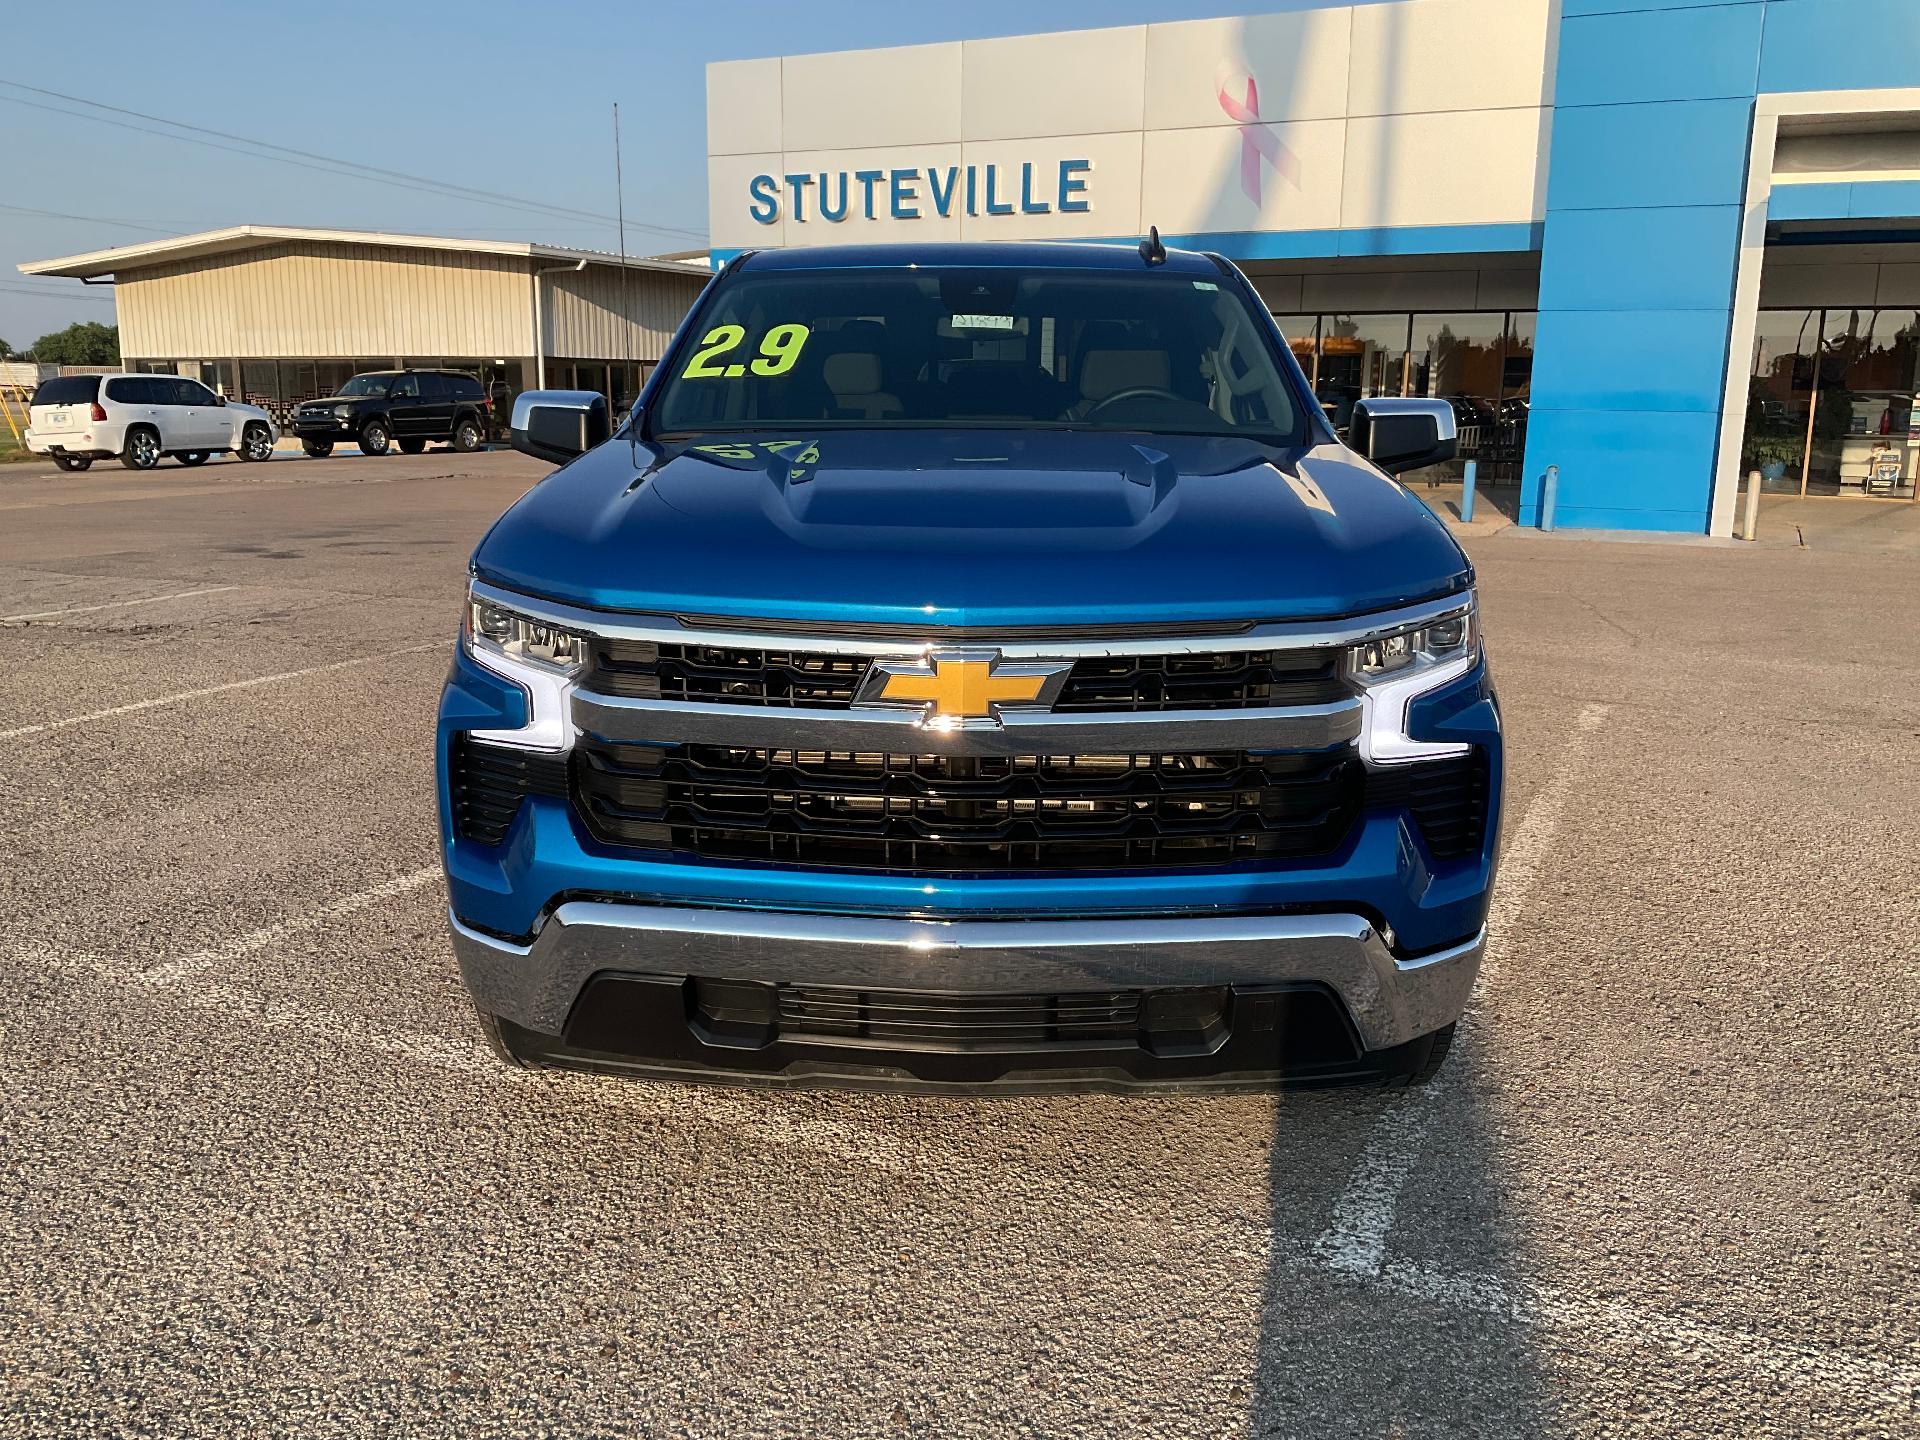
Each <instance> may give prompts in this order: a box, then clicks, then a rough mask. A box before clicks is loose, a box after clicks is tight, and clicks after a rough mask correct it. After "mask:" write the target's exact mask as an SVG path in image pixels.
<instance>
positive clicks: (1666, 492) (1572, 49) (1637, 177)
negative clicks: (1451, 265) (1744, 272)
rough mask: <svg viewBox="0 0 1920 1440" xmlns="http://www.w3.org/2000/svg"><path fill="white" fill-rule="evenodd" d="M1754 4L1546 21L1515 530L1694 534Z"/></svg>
mask: <svg viewBox="0 0 1920 1440" xmlns="http://www.w3.org/2000/svg"><path fill="white" fill-rule="evenodd" d="M1764 9H1765V7H1764V6H1761V5H1757V4H1751V3H1734V0H1727V3H1720V4H1714V3H1711V0H1708V3H1705V4H1702V5H1700V6H1698V7H1697V8H1681V9H1664V10H1644V9H1643V10H1630V11H1623V12H1617V13H1608V14H1594V15H1569V16H1567V17H1566V18H1565V19H1564V20H1563V21H1562V22H1561V31H1560V52H1559V54H1560V60H1559V70H1558V73H1557V76H1556V82H1555V110H1554V118H1553V139H1552V147H1553V148H1552V154H1551V157H1550V161H1549V172H1548V175H1549V178H1548V189H1547V217H1546V232H1545V239H1544V245H1543V252H1542V255H1541V266H1540V320H1539V330H1538V335H1537V339H1536V341H1535V346H1534V368H1533V392H1532V406H1531V413H1530V415H1529V418H1528V427H1527V428H1528V433H1527V453H1526V461H1525V464H1524V466H1523V469H1522V473H1521V492H1520V523H1521V524H1523V525H1532V524H1536V523H1537V522H1538V520H1539V513H1540V498H1541V497H1540V491H1541V482H1542V477H1543V476H1544V475H1545V474H1546V470H1547V467H1548V466H1549V465H1557V466H1558V467H1559V471H1560V487H1559V504H1558V510H1557V523H1558V524H1559V525H1561V526H1565V527H1570V528H1571V527H1599V528H1618V529H1635V530H1667V531H1679V532H1685V533H1692V534H1704V533H1706V531H1707V528H1708V518H1709V509H1710V506H1711V500H1712V490H1713V477H1714V462H1715V457H1716V454H1717V450H1718V444H1719V437H1720V418H1721V404H1722V399H1723V395H1724V392H1725V380H1726V367H1727V356H1728V348H1729V341H1730V338H1731V335H1732V328H1733V313H1734V275H1735V265H1736V259H1737V256H1738V252H1739V245H1740V227H1741V201H1742V196H1743V192H1744V190H1745V186H1746V171H1747V142H1748V136H1749V133H1750V130H1751V126H1752V116H1753V110H1754V103H1753V96H1754V94H1755V91H1756V87H1757V84H1758V74H1759V66H1760V42H1761V22H1762V19H1763V12H1764Z"/></svg>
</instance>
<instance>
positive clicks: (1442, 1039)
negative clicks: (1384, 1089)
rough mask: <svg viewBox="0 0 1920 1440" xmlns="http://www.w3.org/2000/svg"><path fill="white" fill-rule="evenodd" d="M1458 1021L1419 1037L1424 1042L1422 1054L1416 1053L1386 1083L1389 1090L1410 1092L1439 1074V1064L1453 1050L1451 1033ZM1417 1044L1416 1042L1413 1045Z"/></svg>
mask: <svg viewBox="0 0 1920 1440" xmlns="http://www.w3.org/2000/svg"><path fill="white" fill-rule="evenodd" d="M1459 1023H1460V1022H1459V1021H1457V1020H1456V1021H1455V1022H1454V1023H1453V1024H1452V1025H1448V1026H1445V1027H1443V1028H1441V1029H1439V1030H1436V1031H1434V1032H1433V1033H1432V1034H1431V1035H1423V1036H1421V1037H1420V1038H1421V1040H1424V1041H1425V1042H1426V1047H1427V1048H1426V1050H1425V1052H1424V1053H1416V1054H1415V1055H1414V1057H1413V1063H1412V1064H1411V1065H1410V1066H1409V1067H1408V1068H1407V1069H1406V1070H1404V1071H1403V1072H1401V1073H1400V1074H1399V1075H1396V1076H1394V1077H1392V1078H1391V1079H1389V1080H1388V1081H1387V1086H1388V1088H1389V1089H1407V1090H1411V1089H1413V1088H1414V1087H1415V1086H1419V1085H1425V1084H1427V1083H1428V1082H1429V1081H1431V1080H1432V1079H1433V1077H1434V1076H1436V1075H1438V1074H1439V1073H1440V1065H1441V1062H1442V1061H1444V1060H1445V1059H1446V1058H1447V1052H1448V1051H1449V1050H1451V1049H1452V1048H1453V1032H1454V1031H1455V1030H1456V1029H1458V1028H1459ZM1418 1043H1419V1042H1418V1041H1416V1042H1415V1044H1418Z"/></svg>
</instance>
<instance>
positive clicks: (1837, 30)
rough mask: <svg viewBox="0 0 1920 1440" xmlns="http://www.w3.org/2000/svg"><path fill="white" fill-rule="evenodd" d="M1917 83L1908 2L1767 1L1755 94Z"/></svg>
mask: <svg viewBox="0 0 1920 1440" xmlns="http://www.w3.org/2000/svg"><path fill="white" fill-rule="evenodd" d="M1915 85H1920V6H1916V5H1915V4H1914V0H1773V3H1772V4H1770V5H1768V6H1767V34H1766V41H1765V43H1764V44H1763V45H1762V47H1761V52H1760V89H1761V90H1762V91H1774V90H1867V89H1880V88H1892V87H1909V86H1915Z"/></svg>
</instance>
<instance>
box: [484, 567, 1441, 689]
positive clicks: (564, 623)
mask: <svg viewBox="0 0 1920 1440" xmlns="http://www.w3.org/2000/svg"><path fill="white" fill-rule="evenodd" d="M472 588H473V594H474V595H475V596H476V597H478V598H480V599H484V600H491V601H493V602H495V603H496V604H500V605H504V606H507V607H508V608H509V609H513V610H518V611H519V612H520V613H522V614H523V615H529V616H532V617H533V618H534V619H537V620H544V621H546V622H548V623H550V624H553V625H558V626H561V627H563V628H565V629H568V630H580V631H584V632H585V633H587V634H589V635H592V636H598V637H601V638H603V639H608V640H643V641H645V640H651V641H653V642H655V643H659V644H668V645H715V646H723V647H729V648H736V649H742V650H784V651H801V652H805V653H809V654H818V655H874V656H898V655H922V654H925V653H926V652H927V651H928V650H933V649H951V648H954V647H956V646H972V647H976V648H992V649H995V650H998V651H999V652H1000V655H1001V657H1002V658H1003V659H1005V660H1081V659H1098V658H1102V657H1106V656H1125V655H1190V654H1217V653H1230V652H1234V651H1243V650H1322V649H1330V648H1341V647H1345V646H1349V645H1360V644H1365V643H1366V642H1367V641H1369V640H1373V639H1377V638H1378V637H1380V636H1382V635H1389V634H1392V633H1393V632H1394V631H1396V630H1404V629H1407V628H1409V627H1411V626H1419V625H1427V624H1431V623H1432V622H1434V621H1436V620H1444V619H1447V618H1448V617H1450V616H1453V615H1458V614H1460V613H1462V612H1463V611H1466V610H1469V609H1471V608H1472V607H1473V598H1474V597H1473V592H1472V591H1471V590H1466V591H1461V592H1459V593H1457V594H1453V595H1445V596H1441V597H1440V598H1438V599H1434V600H1423V601H1420V602H1419V603H1417V604H1413V605H1406V606H1401V607H1398V608H1396V609H1393V610H1379V611H1374V612H1373V613H1371V614H1367V615H1360V616H1354V617H1350V618H1348V619H1345V620H1277V621H1268V622H1263V623H1260V624H1256V625H1255V626H1253V628H1252V629H1250V630H1246V631H1242V632H1241V633H1239V634H1237V635H1198V636H1181V635H1178V634H1173V635H1167V636H1157V637H1141V638H1139V639H1107V640H1085V639H1075V638H1074V634H1073V628H1072V627H1071V626H1063V627H1062V629H1061V633H1060V636H1059V638H1058V639H1052V638H1042V639H1038V640H1035V639H1020V640H1008V641H1006V642H1004V643H1001V642H997V641H995V640H994V639H993V638H992V634H991V629H990V627H984V626H983V627H979V628H978V629H972V628H968V627H961V626H941V625H928V626H927V637H926V639H925V640H922V641H917V642H916V641H910V640H902V639H898V638H884V637H874V638H871V639H869V638H865V637H862V636H857V635H819V636H813V635H806V634H801V633H795V632H793V631H781V632H777V633H776V632H760V631H756V630H754V628H753V622H752V621H751V620H742V621H741V622H740V625H739V628H737V629H734V628H726V629H704V628H699V627H696V626H691V625H686V624H683V623H681V622H680V621H679V620H678V619H676V618H675V617H674V616H671V615H635V616H624V615H616V614H613V613H611V612H609V611H605V610H589V609H586V608H584V607H581V606H575V605H563V604H560V603H558V602H556V601H552V600H543V599H538V598H535V597H533V596H530V595H522V594H520V593H519V592H517V591H513V590H507V589H503V588H501V587H500V586H497V585H492V584H489V583H488V582H486V581H484V580H480V579H477V578H476V579H474V580H473V582H472ZM780 713H781V714H783V715H784V714H791V713H792V712H791V711H789V710H786V709H782V710H781V711H780ZM841 713H844V712H841ZM1162 713H1164V712H1162ZM1268 713H1270V712H1268ZM1142 718H1145V713H1144V712H1143V715H1142Z"/></svg>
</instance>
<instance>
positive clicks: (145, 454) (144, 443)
mask: <svg viewBox="0 0 1920 1440" xmlns="http://www.w3.org/2000/svg"><path fill="white" fill-rule="evenodd" d="M120 463H121V464H122V465H124V466H126V467H127V469H129V470H151V469H153V467H154V466H156V465H158V464H159V463H160V435H159V432H158V431H156V430H151V429H149V428H148V427H147V426H145V425H141V426H138V427H136V428H135V429H132V430H129V431H128V432H127V443H126V448H125V449H123V450H122V451H121V452H120Z"/></svg>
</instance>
